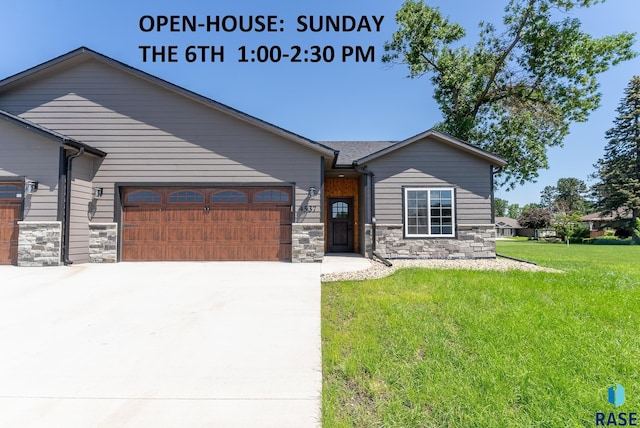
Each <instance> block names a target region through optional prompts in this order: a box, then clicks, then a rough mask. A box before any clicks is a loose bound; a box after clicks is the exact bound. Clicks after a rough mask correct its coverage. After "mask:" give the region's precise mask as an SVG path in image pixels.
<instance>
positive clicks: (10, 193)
mask: <svg viewBox="0 0 640 428" xmlns="http://www.w3.org/2000/svg"><path fill="white" fill-rule="evenodd" d="M21 197H22V188H21V187H20V186H15V185H13V184H3V185H0V199H13V198H21Z"/></svg>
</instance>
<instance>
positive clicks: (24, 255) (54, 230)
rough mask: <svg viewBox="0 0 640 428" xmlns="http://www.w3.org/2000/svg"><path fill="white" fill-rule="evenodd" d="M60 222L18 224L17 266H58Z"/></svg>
mask: <svg viewBox="0 0 640 428" xmlns="http://www.w3.org/2000/svg"><path fill="white" fill-rule="evenodd" d="M61 254H62V222H60V221H19V222H18V266H59V265H60V263H61V261H60V259H61Z"/></svg>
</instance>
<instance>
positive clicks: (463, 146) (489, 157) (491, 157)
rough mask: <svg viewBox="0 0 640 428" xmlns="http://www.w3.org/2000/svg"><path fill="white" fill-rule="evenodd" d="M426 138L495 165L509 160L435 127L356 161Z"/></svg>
mask: <svg viewBox="0 0 640 428" xmlns="http://www.w3.org/2000/svg"><path fill="white" fill-rule="evenodd" d="M426 138H430V139H432V140H435V141H438V142H440V143H444V144H447V145H449V146H452V147H454V148H457V149H460V150H463V151H465V152H467V153H470V154H472V155H474V156H477V157H479V158H482V159H484V160H485V161H487V162H489V163H491V164H492V165H494V166H498V167H501V166H504V165H506V164H507V161H506V160H505V159H503V158H501V157H500V156H498V155H495V154H493V153H490V152H488V151H486V150H482V149H480V148H478V147H475V146H473V145H471V144H469V143H465V142H464V141H462V140H459V139H457V138H454V137H452V136H450V135H447V134H443V133H442V132H439V131H436V130H434V129H429V130H428V131H425V132H422V133H420V134H418V135H415V136H413V137H410V138H408V139H406V140H404V141H400V142H398V143H396V144H393V145H390V146H388V147H386V148H383V149H381V150H378V151H377V152H375V153H371V154H369V155H367V156H364V157H362V158H360V159H357V160H356V161H355V163H356V164H359V165H363V164H365V163H367V162H370V161H372V160H374V159H378V158H380V157H382V156H385V155H387V154H389V153H391V152H394V151H396V150H398V149H400V148H402V147H405V146H408V145H410V144H413V143H415V142H418V141H422V140H424V139H426Z"/></svg>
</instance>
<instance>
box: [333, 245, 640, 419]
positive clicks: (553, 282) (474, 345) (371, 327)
mask: <svg viewBox="0 0 640 428" xmlns="http://www.w3.org/2000/svg"><path fill="white" fill-rule="evenodd" d="M498 253H501V254H505V255H510V256H514V257H518V258H523V259H527V260H532V261H535V262H537V263H538V264H541V265H544V266H549V267H554V268H557V269H562V270H564V271H565V272H566V273H564V274H554V273H538V272H519V271H510V272H489V271H485V272H477V271H462V270H457V271H454V270H424V269H407V270H401V271H398V272H396V273H395V274H394V275H392V276H390V277H387V278H382V279H379V280H371V281H361V282H337V283H325V284H323V295H322V310H323V319H322V338H323V348H322V353H323V374H324V384H323V410H322V416H323V426H324V427H353V426H357V427H390V426H394V427H447V426H451V427H532V426H539V427H564V426H595V412H597V411H603V412H610V411H612V410H614V408H613V407H612V406H611V405H609V404H608V403H607V387H608V386H609V385H611V384H614V383H616V382H617V383H620V384H622V385H623V386H625V388H626V400H627V401H626V403H625V404H624V405H623V407H621V408H619V409H617V410H616V412H620V411H626V412H631V411H636V412H640V246H635V247H633V246H632V247H629V246H595V245H572V246H569V247H567V246H566V245H563V244H543V243H533V242H518V241H515V242H511V241H500V242H498Z"/></svg>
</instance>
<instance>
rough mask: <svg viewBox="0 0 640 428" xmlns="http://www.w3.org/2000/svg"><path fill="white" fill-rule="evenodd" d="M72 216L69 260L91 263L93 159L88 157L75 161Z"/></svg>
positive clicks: (70, 220) (72, 183)
mask: <svg viewBox="0 0 640 428" xmlns="http://www.w3.org/2000/svg"><path fill="white" fill-rule="evenodd" d="M72 174H73V180H72V182H71V215H70V219H69V223H70V224H69V226H70V227H69V260H71V261H72V262H74V263H88V262H89V211H90V210H89V204H90V203H91V200H92V197H91V196H92V194H91V178H92V177H93V158H92V157H90V156H87V155H83V156H80V157H78V158H76V159H74V160H73V167H72Z"/></svg>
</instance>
